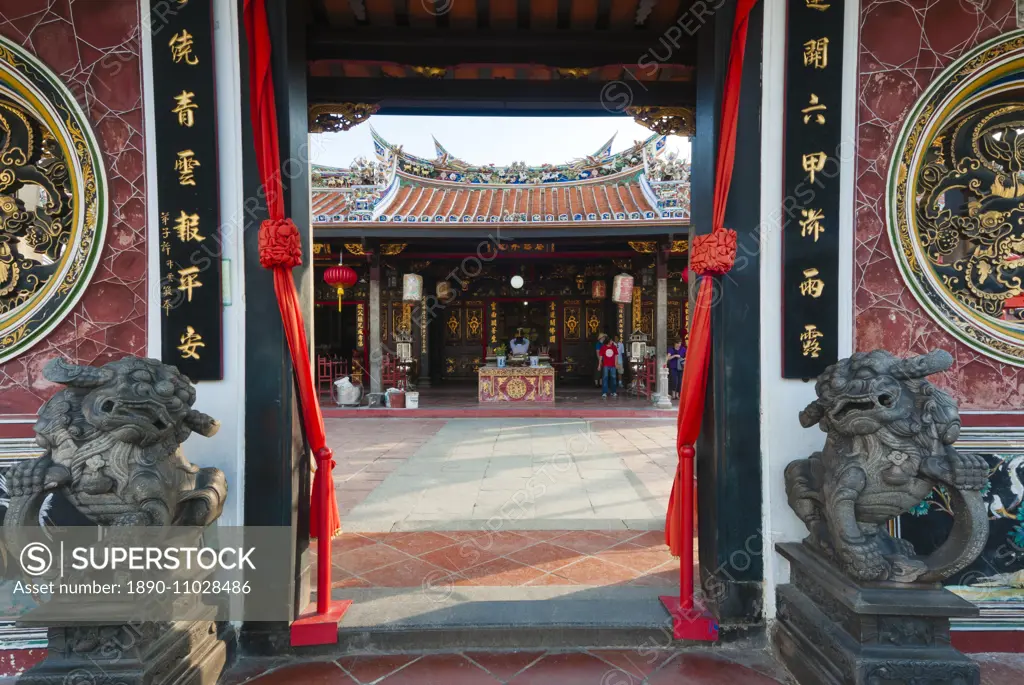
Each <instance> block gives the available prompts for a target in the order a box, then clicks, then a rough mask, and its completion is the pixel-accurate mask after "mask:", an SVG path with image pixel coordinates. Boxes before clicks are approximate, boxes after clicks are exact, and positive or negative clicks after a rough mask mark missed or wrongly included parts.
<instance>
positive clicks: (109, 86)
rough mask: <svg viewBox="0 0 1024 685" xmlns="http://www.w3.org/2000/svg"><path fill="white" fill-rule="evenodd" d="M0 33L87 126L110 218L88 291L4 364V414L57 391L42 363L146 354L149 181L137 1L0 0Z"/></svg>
mask: <svg viewBox="0 0 1024 685" xmlns="http://www.w3.org/2000/svg"><path fill="white" fill-rule="evenodd" d="M0 34H2V35H3V36H5V37H6V38H9V39H10V40H12V41H14V42H16V43H18V44H20V45H22V46H23V47H25V48H27V49H28V50H30V51H31V52H33V53H34V54H35V55H36V56H38V57H39V59H40V60H42V61H43V62H44V63H45V64H46V65H47V66H48V67H50V68H51V69H52V70H53V71H54V72H56V73H57V74H58V75H59V76H60V77H61V79H62V80H63V81H64V83H65V85H67V86H68V88H69V89H70V90H71V92H72V93H74V94H75V98H76V99H77V100H78V103H79V104H80V105H81V106H82V109H83V111H84V112H85V113H86V116H87V117H88V119H89V122H90V123H91V124H92V126H93V130H94V131H95V134H96V138H97V140H99V143H100V147H101V149H102V153H103V159H104V166H105V168H106V173H107V187H108V191H109V198H110V214H109V217H108V223H107V237H106V242H105V244H104V246H103V254H102V260H101V262H100V264H99V267H98V268H97V270H96V273H95V274H94V275H93V278H92V281H91V283H90V285H89V288H88V289H87V290H86V292H85V295H84V296H83V297H82V299H81V300H80V301H79V303H78V304H77V305H76V306H75V308H74V309H73V310H72V311H71V313H70V314H68V316H67V318H65V319H64V321H63V322H62V323H61V324H60V325H59V326H57V328H55V329H54V330H53V332H51V333H50V335H49V336H47V337H46V338H45V339H44V340H42V341H41V342H40V343H38V344H37V345H36V346H35V347H33V348H32V349H31V350H29V351H28V352H27V353H25V354H23V355H21V356H20V357H18V358H16V359H14V360H13V361H11V362H8V363H6V364H2V365H0V415H5V414H34V413H35V412H36V410H38V409H39V407H40V405H41V404H42V403H43V401H45V400H46V398H47V397H49V396H50V395H51V394H52V393H53V391H54V390H55V389H56V386H54V385H52V384H50V383H48V382H47V381H46V380H45V379H44V378H43V376H42V368H43V366H44V364H45V363H46V362H47V361H48V360H49V359H50V358H52V357H54V356H57V355H62V356H65V357H68V358H70V359H72V360H73V361H76V362H80V363H85V364H102V363H105V362H107V361H110V360H111V359H119V358H120V357H122V356H124V355H126V354H144V353H145V350H146V185H145V180H146V179H145V149H146V145H145V140H144V129H143V114H142V60H141V54H142V53H141V50H142V48H141V42H140V21H139V3H138V1H137V0H103V1H102V2H98V1H96V0H0Z"/></svg>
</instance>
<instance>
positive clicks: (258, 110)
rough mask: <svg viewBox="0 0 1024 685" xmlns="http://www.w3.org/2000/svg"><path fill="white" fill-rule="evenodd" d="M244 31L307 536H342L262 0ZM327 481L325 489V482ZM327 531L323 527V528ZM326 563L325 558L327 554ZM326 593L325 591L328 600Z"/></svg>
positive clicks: (263, 254)
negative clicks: (309, 475) (303, 462)
mask: <svg viewBox="0 0 1024 685" xmlns="http://www.w3.org/2000/svg"><path fill="white" fill-rule="evenodd" d="M244 15H245V16H244V19H245V31H246V36H247V38H248V40H249V74H250V78H251V80H252V82H251V84H250V85H251V91H250V101H249V107H250V113H251V116H252V127H253V134H254V135H253V138H254V141H253V142H254V144H255V147H256V165H257V167H258V169H259V172H260V180H261V181H262V182H263V192H264V194H265V195H266V200H267V213H268V214H269V215H270V218H269V219H267V220H266V221H264V222H263V223H262V225H261V226H260V234H259V250H260V264H262V265H263V266H264V267H265V268H267V269H271V270H272V271H273V274H274V293H275V294H276V296H277V306H278V309H280V310H281V325H282V326H283V327H284V333H285V338H286V339H287V341H288V351H289V352H290V354H291V358H292V367H293V369H294V372H295V385H296V386H297V388H298V392H299V404H300V405H301V408H302V425H303V428H304V429H305V432H306V441H307V442H308V443H309V447H310V449H311V450H312V451H313V454H314V455H315V456H316V460H317V470H316V475H315V476H314V479H313V492H312V495H311V497H312V499H311V502H310V519H311V520H310V525H309V530H310V537H314V538H317V537H320V536H321V535H326V536H327V537H328V538H331V537H334V536H335V535H337V534H338V533H340V532H341V517H340V516H339V515H338V500H337V496H336V495H335V492H334V487H333V478H332V477H331V470H332V469H333V468H334V459H333V455H332V454H331V450H330V448H328V447H327V444H326V443H327V435H326V431H325V430H324V418H323V415H322V414H321V413H320V401H319V398H318V397H317V394H316V390H315V384H314V381H313V368H312V365H311V363H310V360H309V342H308V341H307V339H306V325H305V322H304V321H303V319H302V309H301V308H300V306H299V297H298V293H297V292H296V290H295V281H294V280H293V279H292V274H291V270H292V269H293V268H294V267H296V266H298V265H300V264H302V241H301V239H300V237H299V231H298V228H296V226H295V223H294V222H293V221H292V220H291V219H289V218H287V217H285V215H284V202H283V199H282V196H283V193H284V189H283V187H282V185H281V155H280V152H279V148H278V144H279V143H278V138H277V110H276V104H275V101H274V79H273V75H272V73H271V68H270V52H271V45H270V30H269V28H268V26H267V12H266V7H265V5H264V0H245V12H244ZM325 478H330V479H331V480H330V481H328V483H327V485H329V486H331V487H324V485H325V483H324V482H323V479H325ZM325 528H326V529H325ZM328 563H329V556H328ZM329 595H330V592H329V589H327V592H325V593H324V597H325V601H326V600H327V599H329Z"/></svg>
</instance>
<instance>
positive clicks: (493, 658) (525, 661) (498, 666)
mask: <svg viewBox="0 0 1024 685" xmlns="http://www.w3.org/2000/svg"><path fill="white" fill-rule="evenodd" d="M463 656H465V657H466V658H467V659H471V660H473V662H474V663H476V664H477V665H478V666H480V667H481V668H483V669H484V670H485V671H487V672H488V673H490V674H491V675H493V676H494V677H495V678H497V679H498V680H500V681H501V682H503V683H504V682H507V681H508V680H510V679H512V677H513V676H515V675H516V674H517V673H519V672H520V671H522V670H523V669H524V668H527V667H528V666H530V664H532V663H533V662H535V661H537V660H538V659H540V658H541V657H542V656H544V652H516V653H509V654H500V653H499V654H492V653H488V652H469V653H466V654H464V655H463Z"/></svg>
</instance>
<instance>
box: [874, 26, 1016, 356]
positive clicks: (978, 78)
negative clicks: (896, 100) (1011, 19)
mask: <svg viewBox="0 0 1024 685" xmlns="http://www.w3.org/2000/svg"><path fill="white" fill-rule="evenodd" d="M886 209H887V220H888V221H887V223H888V230H889V238H890V240H891V242H892V246H893V252H894V254H895V256H896V261H897V263H898V264H899V267H900V271H901V273H902V275H903V278H904V280H905V281H906V282H907V283H908V285H909V286H910V288H911V291H912V292H913V293H914V296H915V297H916V298H917V300H918V302H920V303H921V305H922V306H923V307H924V308H925V310H926V311H927V312H928V313H929V315H931V316H932V318H934V319H935V320H936V321H937V322H938V323H939V324H940V325H941V326H942V327H943V328H945V329H946V330H947V331H949V332H950V333H951V334H953V335H954V336H955V337H956V338H957V339H959V340H960V341H961V342H963V343H965V344H967V345H970V346H971V347H973V348H975V349H977V350H979V351H981V352H983V353H985V354H987V355H989V356H992V357H995V358H997V359H999V360H1001V361H1004V362H1008V363H1010V364H1015V365H1018V366H1024V31H1014V32H1011V33H1007V34H1004V35H1002V36H1000V37H999V38H997V39H995V40H992V41H989V42H987V43H984V44H982V45H980V46H978V47H977V48H976V49H974V50H973V51H971V52H970V53H968V54H966V55H964V56H963V57H962V58H960V59H959V60H957V61H956V62H954V63H953V64H952V65H950V66H949V68H947V69H946V70H945V71H944V72H943V73H942V74H941V75H940V76H939V77H938V78H937V79H936V80H935V81H934V82H933V83H932V84H931V85H930V86H929V87H928V89H927V90H926V91H925V92H924V93H923V94H922V96H921V98H920V99H919V100H918V102H917V103H916V104H915V106H914V108H913V109H912V110H911V111H910V113H909V116H908V117H907V121H906V123H905V124H904V127H903V130H902V131H901V133H900V137H899V140H898V142H897V146H896V150H895V154H894V157H893V163H892V167H891V169H890V171H889V184H888V193H887V208H886Z"/></svg>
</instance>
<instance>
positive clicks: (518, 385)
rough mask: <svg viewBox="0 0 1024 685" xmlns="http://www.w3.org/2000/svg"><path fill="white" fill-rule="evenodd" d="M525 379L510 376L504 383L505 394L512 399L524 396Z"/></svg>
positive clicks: (519, 398)
mask: <svg viewBox="0 0 1024 685" xmlns="http://www.w3.org/2000/svg"><path fill="white" fill-rule="evenodd" d="M526 390H527V388H526V381H524V380H523V379H522V378H510V379H509V380H508V383H506V384H505V394H506V395H508V396H509V397H510V398H511V399H513V400H521V399H523V398H524V397H526Z"/></svg>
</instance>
